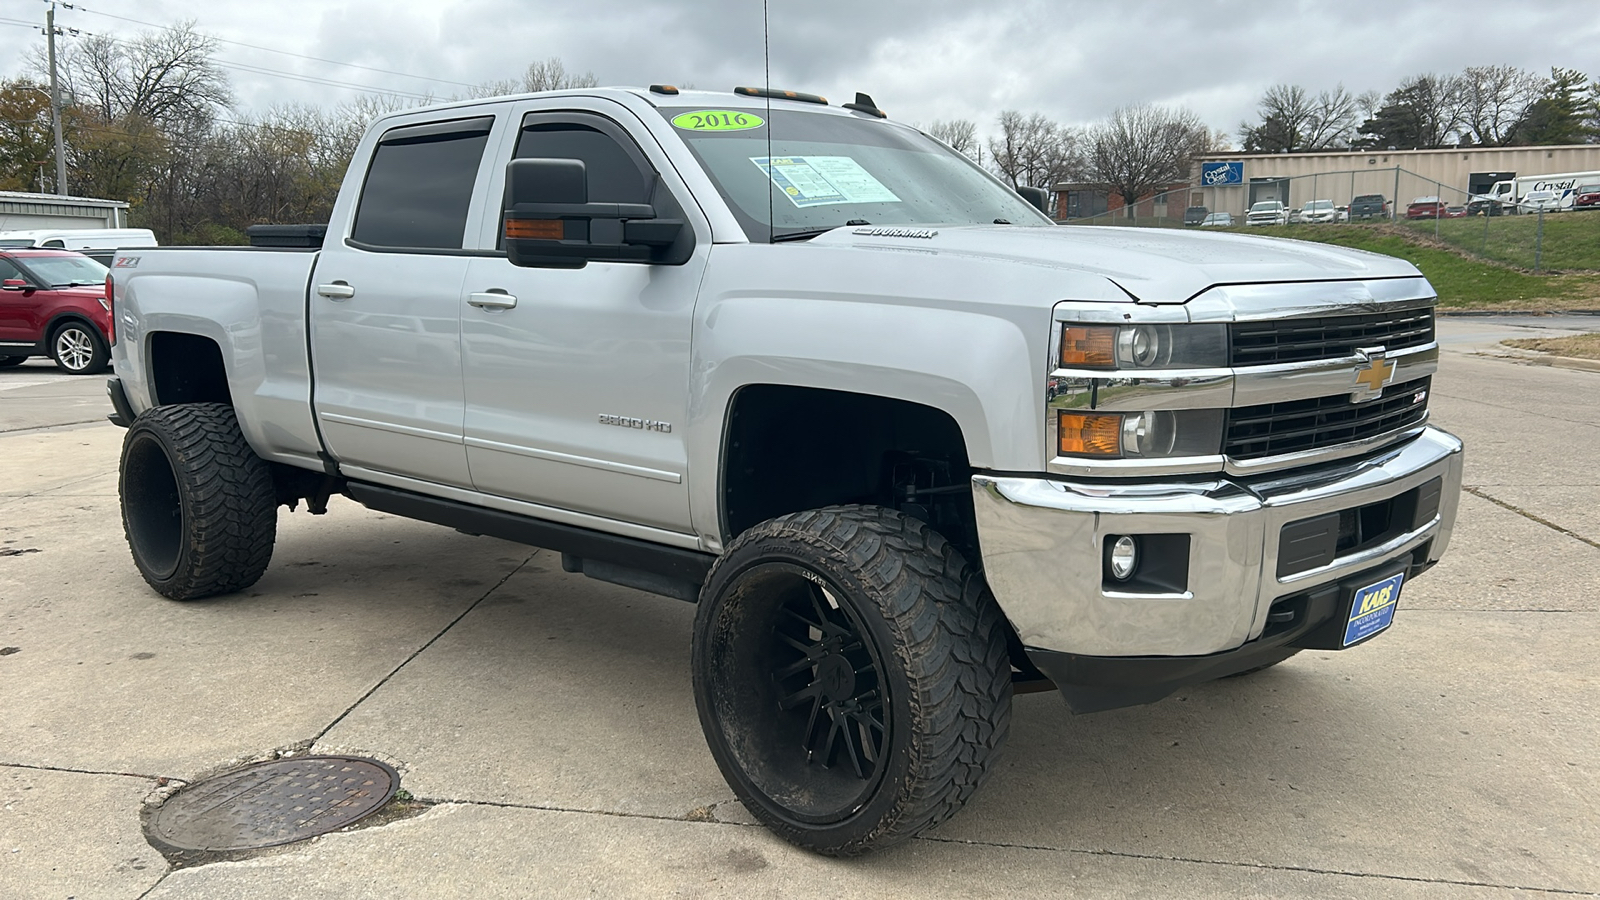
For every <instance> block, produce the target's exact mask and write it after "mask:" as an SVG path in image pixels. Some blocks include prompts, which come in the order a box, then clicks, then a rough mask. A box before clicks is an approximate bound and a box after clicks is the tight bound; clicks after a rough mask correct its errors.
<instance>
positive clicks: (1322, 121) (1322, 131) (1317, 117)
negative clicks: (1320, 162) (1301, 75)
mask: <svg viewBox="0 0 1600 900" xmlns="http://www.w3.org/2000/svg"><path fill="white" fill-rule="evenodd" d="M1361 104H1362V98H1361V97H1357V96H1356V95H1354V94H1351V93H1350V92H1349V91H1347V90H1345V87H1344V85H1343V84H1340V85H1338V86H1337V87H1335V88H1334V89H1333V90H1331V91H1322V92H1321V93H1319V94H1317V95H1316V96H1315V97H1313V96H1311V94H1310V93H1308V92H1307V91H1306V89H1305V88H1303V87H1301V86H1300V85H1298V84H1277V85H1273V86H1272V87H1270V88H1267V90H1266V93H1264V94H1262V95H1261V101H1260V103H1259V104H1258V106H1257V113H1258V115H1259V116H1260V122H1259V123H1258V124H1256V125H1251V124H1249V123H1248V122H1244V123H1240V125H1239V140H1240V141H1241V142H1242V143H1243V144H1244V148H1245V149H1246V150H1250V151H1255V152H1266V153H1299V152H1303V151H1309V150H1328V149H1332V148H1335V147H1346V146H1349V144H1350V140H1351V138H1352V137H1353V136H1354V133H1355V128H1356V125H1357V123H1358V122H1360V121H1361V118H1360V111H1361Z"/></svg>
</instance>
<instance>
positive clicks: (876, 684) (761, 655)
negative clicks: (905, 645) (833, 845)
mask: <svg viewBox="0 0 1600 900" xmlns="http://www.w3.org/2000/svg"><path fill="white" fill-rule="evenodd" d="M728 610H730V611H732V613H733V614H736V615H737V617H738V619H739V622H738V625H737V627H730V628H726V629H719V635H718V640H717V641H716V642H714V643H717V644H720V645H721V646H716V647H713V653H714V654H715V655H714V656H713V665H712V669H713V671H712V680H713V690H714V691H715V692H716V694H717V703H716V708H717V710H718V714H719V718H720V719H721V725H722V730H723V734H724V742H725V745H726V746H727V748H728V752H729V753H730V754H731V755H732V756H733V757H734V758H735V759H736V761H737V762H738V764H739V767H740V769H741V770H742V776H743V780H744V781H745V782H746V784H747V785H748V787H750V788H751V789H752V790H753V792H754V793H755V794H756V795H757V798H758V799H759V800H761V801H762V802H763V804H764V805H765V806H767V807H768V808H769V809H771V810H772V811H773V812H774V813H775V814H777V815H779V816H780V817H782V818H784V819H787V820H789V821H792V822H794V823H796V824H800V825H819V824H828V825H832V824H837V823H838V822H840V821H842V820H845V819H848V818H849V817H850V816H851V815H853V814H854V813H856V812H858V811H859V810H860V809H861V808H862V807H863V806H864V805H865V804H866V803H867V802H868V801H869V800H870V799H871V798H872V796H873V795H874V794H875V793H876V791H877V788H878V785H879V784H880V783H881V781H882V780H883V777H884V774H885V769H886V768H887V767H888V766H887V764H888V760H889V757H890V754H891V752H892V751H891V749H890V748H891V747H892V746H893V741H894V738H895V721H894V720H895V713H894V704H893V702H892V701H893V697H891V696H890V687H889V682H888V680H887V679H886V678H885V677H884V672H885V669H884V664H883V660H884V654H883V652H882V650H881V648H879V646H878V644H877V641H876V640H875V639H874V638H873V635H872V631H871V630H870V629H869V628H867V627H866V624H865V623H864V621H863V619H862V614H861V612H860V611H859V610H857V609H856V608H854V606H853V604H852V603H851V602H850V600H849V599H848V596H847V595H846V594H845V592H843V591H841V590H840V589H839V588H838V587H836V586H835V585H833V584H832V583H831V582H830V581H828V580H827V579H825V578H824V577H823V576H822V575H820V574H819V573H817V572H814V571H812V570H809V569H805V568H801V567H799V566H796V565H792V564H788V563H767V564H763V565H758V566H753V567H751V568H750V569H748V570H746V571H745V572H743V573H741V575H740V576H739V577H738V579H737V581H736V583H735V584H734V585H732V587H731V589H730V602H729V605H728Z"/></svg>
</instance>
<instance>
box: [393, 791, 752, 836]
mask: <svg viewBox="0 0 1600 900" xmlns="http://www.w3.org/2000/svg"><path fill="white" fill-rule="evenodd" d="M416 799H417V800H418V802H421V803H426V804H428V805H429V806H486V807H490V808H492V809H524V810H528V811H530V812H558V813H576V814H578V815H582V816H611V817H613V818H618V819H648V820H650V821H653V822H690V823H694V824H697V825H734V826H737V827H739V828H760V827H761V826H760V825H747V824H745V823H743V822H726V821H723V820H721V819H717V818H711V817H706V816H697V815H694V813H695V812H696V811H698V809H705V808H706V807H700V808H697V810H690V814H689V815H681V816H669V815H665V814H663V813H641V812H621V811H618V810H613V809H585V808H583V807H581V806H551V805H548V804H543V803H512V802H511V801H508V800H456V799H448V798H444V797H420V796H419V797H417V798H416ZM723 802H726V801H718V803H714V804H712V805H711V806H710V807H709V809H710V810H711V811H712V812H715V809H716V807H717V806H718V805H720V804H721V803H723Z"/></svg>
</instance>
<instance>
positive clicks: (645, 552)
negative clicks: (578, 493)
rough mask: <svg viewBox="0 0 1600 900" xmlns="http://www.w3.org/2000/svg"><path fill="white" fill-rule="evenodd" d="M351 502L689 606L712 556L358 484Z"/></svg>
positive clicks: (352, 489) (350, 487)
mask: <svg viewBox="0 0 1600 900" xmlns="http://www.w3.org/2000/svg"><path fill="white" fill-rule="evenodd" d="M347 487H348V490H349V492H350V496H351V497H353V498H354V499H355V500H356V502H358V503H360V504H361V505H363V506H365V507H367V508H368V509H374V510H377V511H378V512H386V513H393V514H394V515H397V516H404V517H405V518H407V519H419V520H421V521H424V522H432V523H434V524H435V525H444V526H447V527H449V528H454V529H455V530H457V531H460V532H463V533H465V534H473V535H480V534H486V535H489V536H490V537H497V538H502V539H504V540H508V541H516V542H517V543H519V544H527V545H529V546H532V547H541V548H543V549H546V550H553V551H556V552H558V553H560V554H561V565H562V568H563V569H565V570H566V571H568V572H582V573H583V574H585V575H587V576H589V577H590V578H595V579H598V580H600V581H608V582H612V583H614V584H620V585H624V586H626V587H631V588H636V589H638V590H642V591H649V592H651V593H653V594H661V595H664V596H667V597H676V598H678V599H679V600H688V601H689V602H691V603H692V602H694V601H695V600H696V599H697V598H698V597H699V594H700V586H701V585H702V584H704V583H705V580H706V573H708V572H710V571H711V564H712V563H714V562H716V559H717V558H716V557H715V556H713V555H711V554H710V553H701V552H699V551H696V550H681V549H679V548H677V547H663V546H661V545H660V544H652V543H650V542H649V541H641V540H638V539H637V538H627V537H619V536H617V535H614V534H606V533H605V532H603V531H595V530H594V529H592V528H579V527H578V526H576V525H562V524H560V523H558V522H547V521H545V520H543V519H535V518H532V517H529V516H519V515H516V514H515V513H508V512H501V511H500V510H497V509H484V508H483V507H480V506H472V505H470V504H467V503H460V502H458V501H455V500H442V499H440V498H438V497H429V496H427V495H426V494H417V493H413V492H411V491H401V490H396V489H394V488H389V487H381V486H379V485H375V484H365V483H362V482H358V481H352V482H349V484H348V485H347Z"/></svg>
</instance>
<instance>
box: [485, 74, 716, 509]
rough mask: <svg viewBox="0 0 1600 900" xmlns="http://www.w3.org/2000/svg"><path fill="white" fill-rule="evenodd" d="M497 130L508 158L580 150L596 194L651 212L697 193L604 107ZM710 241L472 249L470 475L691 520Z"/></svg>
mask: <svg viewBox="0 0 1600 900" xmlns="http://www.w3.org/2000/svg"><path fill="white" fill-rule="evenodd" d="M556 102H558V101H545V104H546V105H551V104H553V103H556ZM621 114H625V111H620V108H619V115H621ZM503 146H504V147H505V148H506V150H505V151H504V153H503V154H502V159H501V160H499V163H498V166H499V168H500V169H502V170H503V168H504V165H505V163H507V162H508V161H509V160H510V159H511V158H512V157H513V155H514V156H515V157H517V158H530V157H533V158H548V159H581V160H583V161H584V163H585V165H586V167H587V173H588V180H589V200H590V201H591V202H622V203H655V204H656V206H657V214H658V215H662V214H663V212H662V210H663V207H664V206H675V207H677V209H675V210H674V212H675V213H677V214H681V210H682V209H683V208H692V204H689V203H682V202H681V201H680V200H679V199H678V198H682V197H686V194H684V193H675V191H681V190H682V188H681V185H677V184H676V183H674V184H672V185H670V186H669V185H667V184H666V183H664V182H662V180H661V179H660V177H659V176H658V175H657V170H658V166H657V165H656V164H655V163H653V162H652V161H651V155H650V154H647V153H646V152H645V150H644V149H643V148H641V147H640V146H639V145H638V144H637V143H635V142H634V141H633V140H632V139H631V138H630V137H629V135H628V133H627V132H626V131H624V130H623V129H622V128H620V127H619V126H618V125H617V124H616V122H615V121H613V120H612V119H610V118H607V117H605V116H602V115H599V114H595V113H583V112H556V111H552V112H537V111H536V112H531V113H529V114H528V115H527V116H526V117H525V118H524V119H523V120H522V122H521V128H520V130H519V132H518V133H517V135H516V136H515V139H514V140H507V141H506V142H505V143H504V145H503ZM653 152H654V153H655V154H657V155H658V154H659V148H654V151H653ZM708 246H709V245H708V243H707V242H706V241H703V240H702V241H698V242H697V245H696V250H695V253H694V255H693V256H692V258H691V259H690V260H689V262H687V263H685V264H683V265H651V264H644V263H623V262H590V263H589V264H588V265H587V266H585V267H584V268H582V269H536V268H519V267H517V266H513V265H512V264H511V263H510V261H509V260H508V259H506V258H505V257H503V256H496V257H488V256H484V257H478V258H474V259H472V260H471V261H470V262H469V263H468V266H467V278H466V285H465V287H464V289H463V297H462V302H463V305H462V309H463V313H462V320H461V340H462V348H463V353H462V359H463V364H464V367H465V371H464V375H465V388H466V390H465V396H466V427H465V434H466V445H467V460H468V462H469V464H470V468H471V470H472V479H473V483H474V485H475V486H476V487H477V489H478V490H480V491H483V492H485V493H490V494H495V495H498V496H501V497H507V498H513V499H517V500H523V501H529V502H533V503H538V504H541V505H546V506H551V507H556V508H558V509H562V510H570V511H573V512H578V513H585V514H588V515H590V516H597V517H604V518H606V519H621V520H625V521H627V522H633V523H637V524H641V525H647V526H653V527H655V528H659V529H664V530H669V531H675V532H678V533H680V534H685V533H688V532H689V531H690V525H689V495H688V485H687V484H686V477H687V459H686V450H685V434H684V431H685V426H686V424H687V422H686V419H687V415H688V395H689V335H690V331H691V317H692V313H693V310H694V300H695V293H696V291H697V290H698V288H699V284H700V277H701V274H702V273H703V271H704V269H705V260H706V254H707V251H708ZM588 524H591V525H595V526H597V527H601V528H605V527H607V525H606V523H604V522H589V523H588Z"/></svg>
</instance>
